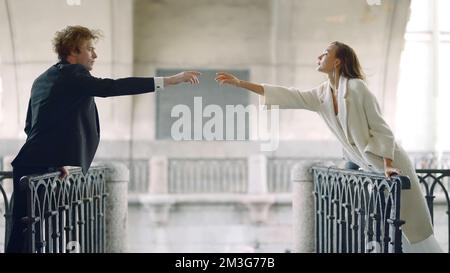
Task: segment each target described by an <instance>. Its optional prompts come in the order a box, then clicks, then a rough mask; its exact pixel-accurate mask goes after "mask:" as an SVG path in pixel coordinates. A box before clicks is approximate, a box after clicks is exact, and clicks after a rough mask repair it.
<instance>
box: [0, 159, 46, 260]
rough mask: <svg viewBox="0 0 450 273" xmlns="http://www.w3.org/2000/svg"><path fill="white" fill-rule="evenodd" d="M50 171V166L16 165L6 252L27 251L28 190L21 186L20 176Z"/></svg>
mask: <svg viewBox="0 0 450 273" xmlns="http://www.w3.org/2000/svg"><path fill="white" fill-rule="evenodd" d="M47 172H49V168H44V167H25V166H14V168H13V179H14V199H13V203H12V217H11V221H12V228H11V235H10V237H9V240H8V244H7V246H6V249H5V252H6V253H23V252H26V250H27V248H26V228H27V225H26V222H25V221H24V217H26V216H27V192H26V191H25V190H24V189H21V187H20V178H21V177H23V176H27V175H31V174H44V173H47Z"/></svg>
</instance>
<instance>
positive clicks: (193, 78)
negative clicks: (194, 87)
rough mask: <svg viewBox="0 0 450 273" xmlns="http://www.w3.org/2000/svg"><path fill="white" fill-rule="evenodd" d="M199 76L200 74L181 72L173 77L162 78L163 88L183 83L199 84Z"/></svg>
mask: <svg viewBox="0 0 450 273" xmlns="http://www.w3.org/2000/svg"><path fill="white" fill-rule="evenodd" d="M200 75H201V73H200V72H197V71H183V72H181V73H178V74H176V75H173V76H169V77H164V86H168V85H175V84H179V83H183V82H188V83H191V84H196V83H197V84H198V83H200V81H199V80H198V76H200Z"/></svg>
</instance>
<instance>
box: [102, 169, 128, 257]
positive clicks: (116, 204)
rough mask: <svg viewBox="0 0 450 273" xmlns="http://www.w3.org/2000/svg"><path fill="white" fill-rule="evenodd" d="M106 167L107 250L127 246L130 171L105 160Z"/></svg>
mask: <svg viewBox="0 0 450 273" xmlns="http://www.w3.org/2000/svg"><path fill="white" fill-rule="evenodd" d="M103 165H104V166H105V167H106V192H107V193H108V196H107V197H106V210H105V214H106V215H105V218H106V252H107V253H116V252H125V251H126V248H127V216H128V182H129V180H130V171H129V170H128V168H127V167H126V166H125V165H124V164H121V163H112V162H105V163H104V164H103Z"/></svg>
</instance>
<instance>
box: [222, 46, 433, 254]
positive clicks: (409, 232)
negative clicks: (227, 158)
mask: <svg viewBox="0 0 450 273" xmlns="http://www.w3.org/2000/svg"><path fill="white" fill-rule="evenodd" d="M317 65H318V67H317V70H318V71H320V72H322V73H326V74H327V75H328V81H326V82H324V83H322V84H321V85H319V86H318V87H316V88H314V89H311V90H307V91H302V92H301V91H299V90H297V89H295V88H286V87H282V86H276V85H270V84H256V83H252V82H247V81H242V80H240V79H238V78H236V77H235V76H233V75H231V74H228V73H223V72H222V73H218V74H217V77H216V81H218V82H219V84H221V85H222V84H230V85H234V86H237V87H241V88H245V89H248V90H250V91H252V92H255V93H257V94H258V95H261V96H262V97H263V103H264V104H265V105H267V106H268V107H270V105H278V106H279V108H280V109H307V110H311V111H315V112H317V113H318V114H319V115H320V116H321V117H322V119H323V120H324V121H325V123H326V124H327V125H328V127H329V128H330V129H331V131H332V132H333V133H334V134H335V135H336V137H337V138H338V140H339V141H340V143H341V144H342V146H343V148H344V149H343V150H344V155H345V157H346V158H347V159H348V160H350V161H352V162H354V163H356V164H357V165H359V166H360V167H361V168H362V169H364V170H367V171H374V172H384V174H385V175H386V177H390V176H391V175H395V174H399V173H402V174H403V175H406V176H409V178H410V179H411V189H410V190H405V191H404V192H402V200H401V217H402V218H403V219H405V221H406V224H405V225H403V226H402V230H403V234H404V235H405V236H406V237H407V239H408V241H409V244H408V243H406V244H405V245H404V251H405V252H442V250H441V249H440V247H439V244H438V243H437V241H436V239H435V237H434V235H433V227H432V224H431V218H430V214H429V212H428V209H427V205H426V202H425V198H424V197H423V195H422V192H421V190H420V186H419V181H418V178H417V175H416V173H415V169H414V166H413V165H412V163H411V161H410V159H409V158H408V155H407V154H406V152H405V151H404V150H403V148H402V147H401V146H400V145H398V144H397V143H396V142H395V138H394V135H393V134H392V131H391V129H390V128H389V126H388V125H387V124H386V122H385V121H384V119H383V117H382V115H381V111H380V108H379V106H378V103H377V101H376V98H375V96H374V95H373V94H372V93H371V92H370V91H369V89H368V88H367V86H366V84H365V82H364V81H363V80H364V76H363V73H362V69H361V66H360V64H359V61H358V57H357V56H356V54H355V52H354V51H353V49H352V48H350V47H349V46H347V45H345V44H343V43H340V42H333V43H331V44H330V45H329V46H328V48H327V49H326V50H325V51H324V52H323V53H322V54H321V55H320V56H318V62H317Z"/></svg>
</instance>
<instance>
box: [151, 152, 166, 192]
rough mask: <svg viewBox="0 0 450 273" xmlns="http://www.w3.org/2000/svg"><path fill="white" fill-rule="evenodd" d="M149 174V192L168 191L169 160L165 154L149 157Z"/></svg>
mask: <svg viewBox="0 0 450 273" xmlns="http://www.w3.org/2000/svg"><path fill="white" fill-rule="evenodd" d="M149 163H150V176H149V182H150V185H149V187H148V189H149V192H150V193H151V194H166V193H168V192H169V175H168V172H169V161H168V159H167V157H166V156H153V157H152V158H151V159H150V162H149Z"/></svg>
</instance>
